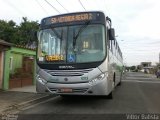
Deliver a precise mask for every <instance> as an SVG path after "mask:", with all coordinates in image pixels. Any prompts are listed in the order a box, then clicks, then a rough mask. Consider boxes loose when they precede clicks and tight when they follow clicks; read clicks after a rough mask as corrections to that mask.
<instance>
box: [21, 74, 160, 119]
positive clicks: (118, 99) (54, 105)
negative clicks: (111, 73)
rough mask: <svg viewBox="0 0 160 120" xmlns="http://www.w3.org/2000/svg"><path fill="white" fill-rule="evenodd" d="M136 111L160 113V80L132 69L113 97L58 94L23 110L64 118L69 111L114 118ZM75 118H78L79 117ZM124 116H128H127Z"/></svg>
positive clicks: (27, 112)
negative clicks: (134, 71) (62, 95)
mask: <svg viewBox="0 0 160 120" xmlns="http://www.w3.org/2000/svg"><path fill="white" fill-rule="evenodd" d="M133 113H135V114H136V113H154V114H160V80H156V79H155V78H154V77H153V76H150V75H146V74H143V73H133V72H130V73H126V77H125V79H124V80H123V81H122V84H121V86H117V87H116V88H115V90H114V91H113V99H112V100H110V99H105V98H102V97H71V98H67V99H66V98H65V99H64V98H62V97H60V96H57V97H54V98H52V99H49V100H47V101H44V102H43V103H40V104H37V105H33V106H30V107H28V108H26V109H24V110H23V111H21V112H20V114H22V115H24V114H32V115H33V114H36V115H40V114H47V115H59V116H60V117H62V118H64V117H63V115H64V116H65V115H67V114H72V115H78V116H81V115H82V116H83V115H86V114H88V115H100V114H101V115H104V116H105V115H111V117H112V116H113V114H116V115H117V117H118V115H120V114H125V115H126V114H131V115H132V114H133ZM23 117H24V116H23ZM131 117H132V116H131ZM133 117H134V116H133ZM135 117H138V116H135ZM48 118H49V117H48ZM52 118H53V116H52ZM76 118H77V117H76ZM84 118H85V116H84ZM157 118H158V119H160V116H157V117H156V119H157ZM73 119H74V120H75V117H73ZM122 119H128V118H126V116H123V117H122ZM149 120H150V118H149Z"/></svg>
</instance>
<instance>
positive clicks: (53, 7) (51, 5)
mask: <svg viewBox="0 0 160 120" xmlns="http://www.w3.org/2000/svg"><path fill="white" fill-rule="evenodd" d="M45 2H46V3H47V4H48V5H50V6H51V7H52V8H53V9H54V10H55V11H57V12H58V13H61V12H60V11H59V10H57V9H56V8H55V7H54V6H53V5H52V4H51V3H49V2H48V1H47V0H45Z"/></svg>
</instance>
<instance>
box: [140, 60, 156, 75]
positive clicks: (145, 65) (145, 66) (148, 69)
mask: <svg viewBox="0 0 160 120" xmlns="http://www.w3.org/2000/svg"><path fill="white" fill-rule="evenodd" d="M140 66H141V68H142V70H141V71H143V72H144V73H149V74H154V72H155V70H154V66H152V63H151V62H141V65H140Z"/></svg>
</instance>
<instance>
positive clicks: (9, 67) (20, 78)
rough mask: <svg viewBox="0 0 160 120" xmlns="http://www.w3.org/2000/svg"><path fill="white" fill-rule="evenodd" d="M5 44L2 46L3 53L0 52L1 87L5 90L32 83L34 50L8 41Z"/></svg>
mask: <svg viewBox="0 0 160 120" xmlns="http://www.w3.org/2000/svg"><path fill="white" fill-rule="evenodd" d="M3 42H4V41H3ZM5 43H6V42H5ZM0 44H2V42H0ZM6 44H7V43H6ZM2 45H3V44H2ZM7 45H8V46H7ZM7 45H6V46H5V47H6V48H4V47H3V55H1V54H2V53H0V55H1V56H3V58H1V62H0V63H1V64H0V67H1V74H0V76H1V79H0V80H1V89H3V90H7V89H10V88H15V87H23V86H27V85H34V84H35V68H36V62H35V56H36V51H35V50H34V49H31V48H26V47H24V46H18V45H11V44H9V43H8V44H7ZM3 46H4V45H3ZM0 48H1V47H0ZM1 51H2V50H1Z"/></svg>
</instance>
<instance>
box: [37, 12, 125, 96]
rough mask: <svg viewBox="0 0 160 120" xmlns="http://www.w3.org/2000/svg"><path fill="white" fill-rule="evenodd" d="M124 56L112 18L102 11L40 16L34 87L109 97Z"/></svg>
mask: <svg viewBox="0 0 160 120" xmlns="http://www.w3.org/2000/svg"><path fill="white" fill-rule="evenodd" d="M122 69H123V58H122V52H121V50H120V47H119V46H118V43H117V41H116V40H115V33H114V29H113V28H111V19H110V18H109V17H106V16H105V15H104V13H103V12H100V11H91V12H76V13H69V14H62V15H57V16H51V17H47V18H44V19H42V21H41V24H40V31H39V32H38V47H37V76H36V90H37V92H38V93H44V92H46V93H47V92H49V93H52V94H57V95H61V96H66V95H95V96H96V95H98V96H108V97H109V98H112V91H113V89H114V87H115V86H116V85H118V84H119V85H120V83H121V77H122V71H123V70H122Z"/></svg>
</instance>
